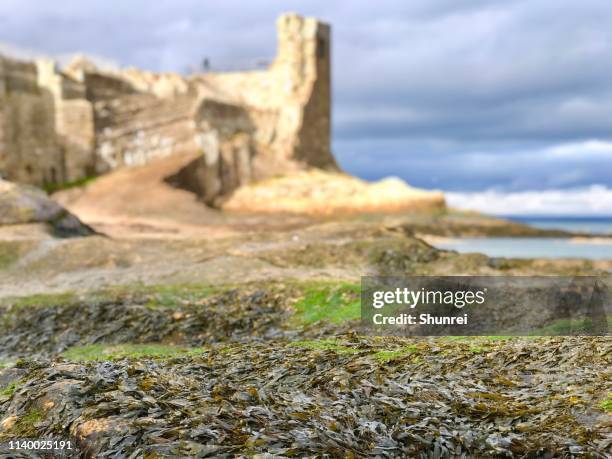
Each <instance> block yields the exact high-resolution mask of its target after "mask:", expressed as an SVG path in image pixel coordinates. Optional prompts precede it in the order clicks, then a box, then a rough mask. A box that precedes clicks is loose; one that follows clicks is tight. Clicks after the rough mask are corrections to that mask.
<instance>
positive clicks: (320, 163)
mask: <svg viewBox="0 0 612 459" xmlns="http://www.w3.org/2000/svg"><path fill="white" fill-rule="evenodd" d="M277 29H278V54H277V57H276V60H275V62H274V64H273V65H272V68H271V71H272V73H276V74H277V77H278V78H279V82H280V83H281V84H280V86H281V87H280V88H278V90H279V93H280V94H279V95H280V96H281V97H282V99H283V100H284V104H283V103H281V104H282V105H281V106H282V109H281V115H280V122H279V124H280V126H279V131H281V132H283V131H285V130H287V131H288V133H291V134H292V135H291V137H293V138H292V139H291V141H292V145H290V146H288V147H289V148H288V151H291V152H292V157H293V159H296V160H298V161H302V162H304V163H306V164H308V165H310V166H313V167H320V168H336V163H335V160H334V158H333V156H332V154H331V32H330V26H329V25H328V24H325V23H323V22H320V21H318V20H316V19H315V18H303V17H301V16H298V15H297V14H286V15H283V16H281V17H280V18H279V19H278V22H277Z"/></svg>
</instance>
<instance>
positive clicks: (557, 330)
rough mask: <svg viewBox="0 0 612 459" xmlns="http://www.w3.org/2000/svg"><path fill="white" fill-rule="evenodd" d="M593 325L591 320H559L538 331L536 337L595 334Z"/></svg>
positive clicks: (610, 321) (610, 318)
mask: <svg viewBox="0 0 612 459" xmlns="http://www.w3.org/2000/svg"><path fill="white" fill-rule="evenodd" d="M607 319H608V330H610V329H612V316H608V317H607ZM594 328H595V327H593V323H592V322H591V320H590V319H588V318H587V319H559V320H557V321H555V322H553V323H551V324H550V325H547V326H545V327H542V328H539V329H537V330H536V331H535V332H533V333H532V335H534V336H562V335H575V334H582V333H584V334H588V333H591V332H593V329H594Z"/></svg>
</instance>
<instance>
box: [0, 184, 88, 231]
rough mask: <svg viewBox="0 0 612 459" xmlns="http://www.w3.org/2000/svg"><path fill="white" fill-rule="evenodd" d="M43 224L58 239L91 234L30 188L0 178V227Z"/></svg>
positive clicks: (50, 201)
mask: <svg viewBox="0 0 612 459" xmlns="http://www.w3.org/2000/svg"><path fill="white" fill-rule="evenodd" d="M25 223H46V224H47V225H48V226H49V228H50V230H51V232H52V233H53V234H54V235H55V236H58V237H74V236H88V235H91V234H94V231H93V230H92V229H91V228H90V227H88V226H87V225H85V224H84V223H83V222H81V221H80V220H79V219H78V218H77V217H76V216H74V215H72V214H71V213H70V212H68V211H67V210H66V209H64V208H63V207H62V206H60V205H59V204H58V203H56V202H54V201H52V200H51V199H49V198H48V197H47V195H46V194H45V193H44V192H43V191H41V190H39V189H37V188H34V187H32V186H27V185H18V184H16V183H11V182H7V181H6V180H2V179H0V226H1V225H16V224H25Z"/></svg>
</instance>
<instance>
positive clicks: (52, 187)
mask: <svg viewBox="0 0 612 459" xmlns="http://www.w3.org/2000/svg"><path fill="white" fill-rule="evenodd" d="M96 178H98V177H97V176H95V175H90V176H88V177H84V178H82V179H78V180H73V181H71V182H65V183H47V184H45V185H44V186H43V189H44V190H45V191H46V192H47V193H49V194H51V193H55V192H56V191H62V190H68V189H70V188H78V187H81V186H85V185H89V184H90V183H91V182H93V181H94V180H95V179H96Z"/></svg>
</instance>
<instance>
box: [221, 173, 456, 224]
mask: <svg viewBox="0 0 612 459" xmlns="http://www.w3.org/2000/svg"><path fill="white" fill-rule="evenodd" d="M442 208H444V195H443V194H442V193H441V192H437V191H426V190H421V189H418V188H412V187H410V186H409V185H407V184H406V183H405V182H403V181H402V180H400V179H397V178H387V179H385V180H381V181H379V182H374V183H369V182H366V181H364V180H360V179H358V178H355V177H351V176H349V175H345V174H340V173H334V172H325V171H318V170H311V171H307V172H300V173H296V174H291V175H287V176H283V177H276V178H272V179H269V180H264V181H262V182H258V183H254V184H252V185H248V186H245V187H241V188H239V189H238V190H236V192H234V194H233V195H232V196H231V197H230V198H229V199H228V200H227V201H226V202H225V203H224V204H223V209H224V210H230V211H239V212H288V213H298V214H313V215H334V214H338V213H355V212H372V213H386V212H402V211H415V210H432V209H442Z"/></svg>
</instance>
